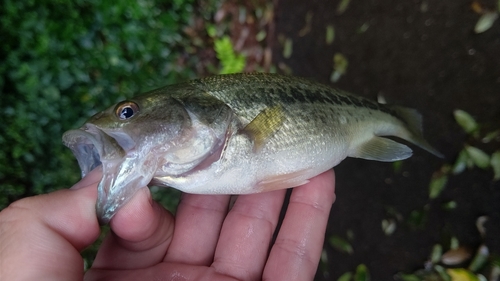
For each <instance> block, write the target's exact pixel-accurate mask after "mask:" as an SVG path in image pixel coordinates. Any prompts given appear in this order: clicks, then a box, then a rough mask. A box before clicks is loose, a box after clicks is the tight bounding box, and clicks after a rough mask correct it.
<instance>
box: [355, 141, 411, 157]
mask: <svg viewBox="0 0 500 281" xmlns="http://www.w3.org/2000/svg"><path fill="white" fill-rule="evenodd" d="M411 155H412V151H411V149H410V148H409V147H408V146H406V145H404V144H401V143H398V142H395V141H393V140H390V139H386V138H382V137H373V138H372V139H370V140H369V141H367V142H365V143H364V144H361V145H360V146H358V148H357V149H356V150H355V151H354V153H352V154H351V155H349V156H351V157H356V158H363V159H367V160H377V161H383V162H392V161H398V160H403V159H406V158H408V157H410V156H411Z"/></svg>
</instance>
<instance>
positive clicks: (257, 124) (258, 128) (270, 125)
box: [243, 105, 285, 151]
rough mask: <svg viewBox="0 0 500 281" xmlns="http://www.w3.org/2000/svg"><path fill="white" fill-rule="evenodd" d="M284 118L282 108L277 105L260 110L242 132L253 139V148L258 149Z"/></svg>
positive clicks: (276, 129)
mask: <svg viewBox="0 0 500 281" xmlns="http://www.w3.org/2000/svg"><path fill="white" fill-rule="evenodd" d="M284 120H285V114H284V113H283V108H282V107H281V106H279V105H277V106H273V107H268V108H266V109H264V110H262V111H261V112H260V113H259V114H258V115H257V116H256V117H255V118H254V119H253V120H252V121H251V122H250V123H248V125H246V127H245V128H243V132H244V133H246V134H248V135H249V136H250V137H251V138H252V140H253V141H254V150H255V151H258V150H260V149H261V148H262V147H263V146H264V144H265V143H266V141H267V140H268V139H269V138H270V137H271V136H272V135H273V134H274V133H275V132H276V131H278V129H279V128H280V127H281V125H282V124H283V122H284Z"/></svg>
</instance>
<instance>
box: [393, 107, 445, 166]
mask: <svg viewBox="0 0 500 281" xmlns="http://www.w3.org/2000/svg"><path fill="white" fill-rule="evenodd" d="M391 109H392V110H394V111H395V112H396V113H397V114H398V116H399V117H400V118H401V119H402V121H403V122H405V123H406V125H407V126H408V130H409V131H410V133H411V134H412V135H411V136H410V138H409V139H408V141H410V142H411V143H413V144H415V145H417V146H419V147H421V148H423V149H425V150H427V151H428V152H430V153H432V154H434V155H436V156H437V157H439V158H444V155H443V154H441V152H439V151H437V150H436V149H435V148H434V147H432V146H431V145H430V144H429V143H428V142H427V141H426V140H425V139H424V136H423V134H422V115H420V113H418V111H417V110H415V109H412V108H406V107H401V106H392V107H391Z"/></svg>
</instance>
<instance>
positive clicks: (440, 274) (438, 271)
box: [434, 265, 452, 281]
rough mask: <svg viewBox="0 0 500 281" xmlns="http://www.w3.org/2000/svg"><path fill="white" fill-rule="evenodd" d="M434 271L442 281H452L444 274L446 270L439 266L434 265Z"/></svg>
mask: <svg viewBox="0 0 500 281" xmlns="http://www.w3.org/2000/svg"><path fill="white" fill-rule="evenodd" d="M434 270H435V271H436V272H437V273H438V274H439V277H441V279H442V280H443V281H452V280H451V276H450V275H449V274H448V273H446V269H445V268H444V267H442V266H440V265H435V266H434Z"/></svg>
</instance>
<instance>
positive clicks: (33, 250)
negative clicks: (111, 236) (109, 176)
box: [0, 171, 101, 280]
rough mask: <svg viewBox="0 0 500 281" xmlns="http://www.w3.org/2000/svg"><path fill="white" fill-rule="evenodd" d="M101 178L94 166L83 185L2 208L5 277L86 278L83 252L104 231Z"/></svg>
mask: <svg viewBox="0 0 500 281" xmlns="http://www.w3.org/2000/svg"><path fill="white" fill-rule="evenodd" d="M100 177H101V175H100V172H99V171H92V172H91V173H89V175H88V176H87V177H85V179H83V180H82V181H81V182H80V183H78V184H77V185H79V187H80V188H79V189H74V190H67V189H66V190H60V191H57V192H53V193H51V194H46V195H39V196H35V197H29V198H25V199H22V200H19V201H17V202H14V203H13V204H11V205H10V206H9V207H7V208H6V209H4V210H3V211H2V212H1V213H0V233H1V235H0V249H1V250H0V261H8V262H5V263H2V262H0V276H2V280H3V279H5V280H78V279H81V276H82V275H83V260H82V258H81V256H80V251H81V250H82V249H83V248H85V247H87V246H88V245H90V244H91V243H93V242H94V241H95V239H97V237H98V235H99V224H98V223H97V219H96V215H95V208H94V205H95V202H96V197H97V182H98V180H99V179H100ZM20 269H22V270H20Z"/></svg>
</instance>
